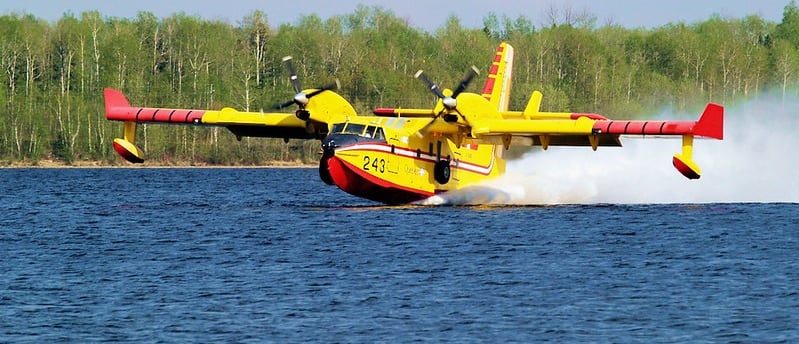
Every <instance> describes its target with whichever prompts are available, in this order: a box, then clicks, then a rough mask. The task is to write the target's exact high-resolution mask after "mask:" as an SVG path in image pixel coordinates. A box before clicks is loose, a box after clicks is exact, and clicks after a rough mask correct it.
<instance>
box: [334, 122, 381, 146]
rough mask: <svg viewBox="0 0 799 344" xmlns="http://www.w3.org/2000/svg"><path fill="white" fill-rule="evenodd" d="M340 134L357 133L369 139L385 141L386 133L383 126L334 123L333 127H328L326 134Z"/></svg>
mask: <svg viewBox="0 0 799 344" xmlns="http://www.w3.org/2000/svg"><path fill="white" fill-rule="evenodd" d="M341 134H350V135H357V136H360V137H362V138H365V139H368V140H369V141H380V142H385V141H386V134H385V133H384V132H383V128H381V127H378V126H374V125H365V124H358V123H336V124H333V127H332V128H331V129H330V133H329V134H328V135H341Z"/></svg>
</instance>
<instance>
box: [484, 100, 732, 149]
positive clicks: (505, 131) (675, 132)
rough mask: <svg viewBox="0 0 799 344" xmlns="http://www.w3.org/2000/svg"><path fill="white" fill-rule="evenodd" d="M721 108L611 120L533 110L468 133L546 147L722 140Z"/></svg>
mask: <svg viewBox="0 0 799 344" xmlns="http://www.w3.org/2000/svg"><path fill="white" fill-rule="evenodd" d="M723 126H724V108H723V107H722V106H721V105H718V104H713V103H709V104H708V105H707V107H706V108H705V111H704V112H703V113H702V116H701V117H700V118H699V120H697V121H614V120H609V119H607V118H605V117H603V116H600V115H596V114H583V113H573V114H567V113H537V114H533V115H531V116H529V118H527V119H521V118H518V119H517V118H510V119H507V118H494V119H485V120H476V121H474V124H473V126H472V135H473V136H475V137H486V136H507V135H510V136H513V137H523V138H529V139H533V140H534V143H533V144H536V145H542V146H544V147H545V148H546V147H547V146H554V145H560V146H593V147H594V148H596V147H597V146H608V145H609V146H620V145H621V143H620V142H619V141H618V138H619V136H621V135H632V136H689V135H690V136H695V137H705V138H713V139H719V140H721V139H723V136H724V128H723Z"/></svg>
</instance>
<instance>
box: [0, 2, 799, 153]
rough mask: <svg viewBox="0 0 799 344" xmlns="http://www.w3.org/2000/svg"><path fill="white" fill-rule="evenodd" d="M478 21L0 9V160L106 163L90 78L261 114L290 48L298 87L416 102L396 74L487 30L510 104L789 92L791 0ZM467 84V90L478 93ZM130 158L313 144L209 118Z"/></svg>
mask: <svg viewBox="0 0 799 344" xmlns="http://www.w3.org/2000/svg"><path fill="white" fill-rule="evenodd" d="M483 24H484V25H483V28H480V29H473V28H465V27H463V26H462V25H461V23H460V21H459V19H458V18H457V17H455V16H451V17H449V18H448V19H447V21H446V22H445V24H444V25H443V26H441V27H440V28H438V29H436V30H435V31H434V32H428V31H424V30H420V29H416V28H413V27H412V26H410V25H409V24H408V23H407V21H406V20H404V19H402V18H398V17H396V16H395V15H394V14H393V13H392V12H390V11H386V10H384V9H382V8H380V7H367V6H360V7H358V8H357V9H356V10H355V11H354V12H353V13H350V14H347V15H341V16H335V17H331V18H329V19H326V20H322V19H320V18H319V17H318V16H316V15H307V16H303V17H301V18H300V19H299V20H298V21H297V22H296V23H294V24H283V25H279V26H277V27H273V26H272V25H270V23H269V21H268V13H264V12H261V11H254V12H252V13H251V14H249V15H247V16H246V17H244V18H243V19H242V20H241V21H240V22H239V23H237V24H231V23H228V22H224V21H216V20H207V19H203V18H199V17H195V16H188V15H185V14H173V15H172V16H170V17H166V18H158V17H156V16H155V15H153V14H152V13H149V12H140V13H139V14H138V15H137V16H136V17H135V18H114V17H104V16H103V15H102V14H101V13H99V12H96V11H90V12H84V13H81V14H80V15H74V14H70V13H67V14H65V15H63V16H62V17H61V18H60V19H59V20H57V21H55V22H48V21H45V20H42V19H39V18H37V17H35V16H34V15H28V14H25V15H20V14H6V15H3V16H0V82H2V86H0V102H1V103H2V105H0V162H1V163H2V164H10V163H15V162H25V163H32V164H36V163H37V162H38V161H41V160H43V159H54V160H60V161H63V162H66V163H68V164H69V163H74V162H77V161H99V162H102V163H106V164H119V163H121V162H120V159H118V158H117V157H116V155H115V153H114V152H113V149H112V147H111V141H112V140H113V138H114V137H120V136H121V135H122V126H121V123H118V122H108V121H106V120H105V116H104V105H103V98H102V90H103V88H104V87H113V88H117V89H120V90H122V91H123V92H124V93H125V94H126V95H127V96H128V99H129V100H130V101H131V103H133V104H134V105H140V106H153V107H155V106H161V107H177V108H205V109H219V108H221V107H223V106H231V107H235V108H237V109H240V110H245V111H272V109H273V108H274V106H275V105H276V104H280V103H283V102H285V101H286V100H288V99H290V97H292V96H293V90H292V87H291V84H290V83H289V80H288V72H287V71H286V70H285V68H284V66H283V65H282V64H281V62H280V61H281V58H282V57H283V56H286V55H292V56H293V57H294V63H295V66H296V67H297V73H298V75H299V77H300V80H301V82H302V84H303V86H304V87H306V88H310V87H315V86H319V85H324V84H328V83H330V82H331V81H332V80H334V79H335V78H338V79H339V80H340V81H341V85H342V88H341V89H340V90H339V93H341V94H342V95H343V96H344V97H345V98H347V99H348V100H350V101H351V102H352V104H353V105H354V106H355V108H356V110H358V111H359V112H362V113H366V112H369V111H371V109H372V108H374V107H398V106H401V107H422V108H426V107H432V106H433V105H434V103H435V99H434V98H433V97H432V96H431V95H430V94H429V93H428V90H426V88H425V87H424V86H423V85H422V84H421V83H420V82H419V81H418V80H415V79H414V78H413V77H412V76H413V74H414V72H415V71H416V70H418V69H424V70H425V71H426V73H428V75H430V76H431V77H433V79H434V80H435V81H437V82H438V83H439V85H441V86H443V87H450V88H454V87H455V86H456V83H457V82H458V81H459V80H460V78H461V77H462V76H463V75H464V73H466V71H467V70H468V68H469V66H471V65H476V66H477V67H478V68H479V69H480V70H481V71H482V75H485V74H486V72H487V69H488V67H489V62H490V61H491V59H492V58H493V54H494V51H495V49H496V46H497V45H498V43H499V42H501V41H503V40H507V41H509V42H510V43H511V44H512V45H513V46H514V48H515V64H514V74H513V96H512V100H511V108H513V109H523V108H524V106H525V104H526V102H527V100H528V97H529V94H530V93H531V92H532V91H533V90H541V91H542V92H543V93H544V102H543V105H542V108H543V109H545V110H552V111H577V112H597V113H602V114H605V115H607V116H609V117H611V118H641V116H642V115H645V114H646V113H647V112H648V111H649V112H651V111H655V110H657V109H662V108H669V109H673V110H675V111H677V112H686V111H693V110H696V111H698V110H699V109H700V108H701V107H702V106H704V103H705V102H708V101H714V102H719V103H722V104H727V105H731V104H733V103H735V102H739V101H743V100H746V99H750V98H752V97H756V96H758V95H759V94H762V93H764V92H777V93H778V94H780V95H781V96H782V97H788V96H795V95H796V92H797V87H796V86H797V84H798V82H799V8H798V7H797V6H796V4H795V3H794V1H791V2H790V3H789V4H787V5H786V6H785V9H784V13H783V19H782V21H781V22H779V23H775V22H769V21H766V20H764V19H762V18H761V17H759V16H756V15H752V16H748V17H745V18H723V17H720V16H712V17H710V18H709V19H707V20H705V21H701V22H697V23H690V24H687V23H674V24H668V25H665V26H662V27H657V28H653V29H643V28H635V29H632V28H625V27H622V26H619V25H614V24H612V23H608V24H604V25H596V19H595V17H593V16H591V15H590V14H581V15H573V13H572V12H568V11H566V12H555V11H553V12H551V16H550V23H548V24H545V25H541V27H535V26H534V25H533V24H532V21H531V20H530V19H528V18H527V17H525V16H524V15H520V16H519V17H517V18H509V17H507V16H501V17H500V16H497V15H495V14H493V13H489V14H488V15H487V16H486V17H485V18H484V21H483ZM481 86H482V85H480V82H475V83H474V84H473V85H472V86H471V87H470V90H471V91H472V92H479V91H480V87H481ZM138 144H139V146H140V147H141V148H143V149H144V150H145V154H146V158H148V159H150V160H154V161H156V162H160V163H163V164H227V165H256V164H264V163H269V162H273V161H292V162H312V161H315V160H316V159H317V158H318V156H317V151H318V148H319V143H318V142H303V141H291V142H289V143H284V142H283V141H282V140H278V139H255V138H254V139H247V138H245V139H244V140H243V141H242V142H238V141H236V139H235V137H234V136H233V135H231V134H229V133H228V132H227V131H226V130H225V129H224V128H205V127H202V128H199V127H190V126H163V125H162V126H158V125H146V126H141V127H140V131H139V136H138Z"/></svg>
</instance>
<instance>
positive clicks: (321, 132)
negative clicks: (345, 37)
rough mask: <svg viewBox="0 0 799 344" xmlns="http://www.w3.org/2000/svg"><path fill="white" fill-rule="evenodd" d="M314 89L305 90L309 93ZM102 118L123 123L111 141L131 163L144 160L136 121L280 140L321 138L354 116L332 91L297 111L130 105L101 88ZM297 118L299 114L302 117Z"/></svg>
mask: <svg viewBox="0 0 799 344" xmlns="http://www.w3.org/2000/svg"><path fill="white" fill-rule="evenodd" d="M313 91H314V90H308V91H307V93H311V92H313ZM103 93H104V97H105V112H106V118H107V119H108V120H111V121H122V122H125V131H124V134H125V135H124V138H122V139H119V138H118V139H115V140H114V149H115V150H116V151H117V152H118V153H119V154H120V155H121V156H122V157H123V158H125V159H126V160H128V161H130V162H133V163H141V162H143V161H144V159H143V158H142V153H141V151H140V150H139V149H138V148H137V147H136V145H135V142H136V125H137V124H138V123H162V124H187V125H209V126H222V127H225V128H227V129H228V130H230V131H231V132H232V133H233V134H234V135H236V136H237V137H239V138H241V137H250V136H252V137H275V138H283V139H322V138H324V136H325V135H326V134H327V131H328V126H329V124H331V123H336V122H343V121H345V120H346V118H347V117H349V116H356V113H355V109H353V108H352V106H351V105H350V104H349V102H347V101H346V100H345V99H344V98H342V97H341V96H340V95H338V94H337V93H335V92H332V91H326V92H317V94H316V95H315V96H314V97H313V98H310V99H307V104H305V105H304V106H303V107H302V108H301V109H300V110H298V111H297V113H264V112H245V111H238V110H235V109H232V108H223V109H221V110H189V109H169V108H146V107H134V106H131V105H130V103H129V102H128V100H127V98H125V95H124V94H122V92H120V91H118V90H114V89H110V88H107V89H105V90H104V92H103ZM303 116H304V118H303V119H301V118H300V117H303Z"/></svg>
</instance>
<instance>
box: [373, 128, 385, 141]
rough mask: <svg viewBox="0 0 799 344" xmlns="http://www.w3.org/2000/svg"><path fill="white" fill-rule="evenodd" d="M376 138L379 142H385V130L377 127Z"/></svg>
mask: <svg viewBox="0 0 799 344" xmlns="http://www.w3.org/2000/svg"><path fill="white" fill-rule="evenodd" d="M374 138H376V139H378V140H385V139H386V134H384V133H383V128H381V127H377V130H376V131H375V135H374Z"/></svg>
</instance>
